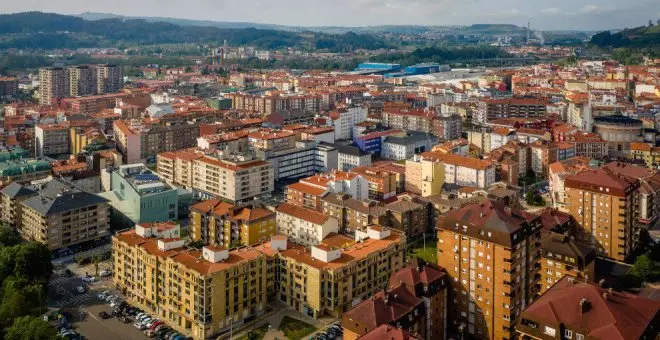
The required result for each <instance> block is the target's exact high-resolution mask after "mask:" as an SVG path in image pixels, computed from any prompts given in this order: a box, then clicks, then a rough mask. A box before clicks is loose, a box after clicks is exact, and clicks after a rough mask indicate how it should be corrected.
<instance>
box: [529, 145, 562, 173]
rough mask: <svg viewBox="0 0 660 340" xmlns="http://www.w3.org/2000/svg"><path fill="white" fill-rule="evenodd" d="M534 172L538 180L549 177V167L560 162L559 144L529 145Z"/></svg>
mask: <svg viewBox="0 0 660 340" xmlns="http://www.w3.org/2000/svg"><path fill="white" fill-rule="evenodd" d="M529 149H530V154H531V159H532V162H531V163H532V171H534V174H535V175H536V177H537V178H545V177H547V176H548V167H549V166H550V164H552V163H554V162H556V161H558V157H557V156H558V150H559V148H558V147H557V144H555V143H552V142H534V143H531V144H530V145H529Z"/></svg>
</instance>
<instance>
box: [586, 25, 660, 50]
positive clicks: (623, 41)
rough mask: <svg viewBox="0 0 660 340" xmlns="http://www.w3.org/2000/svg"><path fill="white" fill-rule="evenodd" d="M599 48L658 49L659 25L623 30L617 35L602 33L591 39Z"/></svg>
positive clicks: (659, 40)
mask: <svg viewBox="0 0 660 340" xmlns="http://www.w3.org/2000/svg"><path fill="white" fill-rule="evenodd" d="M591 43H592V44H595V45H597V46H599V47H635V48H651V47H652V48H659V47H660V25H655V26H641V27H636V28H631V29H624V30H622V31H619V32H617V33H612V32H610V31H603V32H600V33H598V34H594V35H593V36H592V37H591Z"/></svg>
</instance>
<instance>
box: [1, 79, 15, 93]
mask: <svg viewBox="0 0 660 340" xmlns="http://www.w3.org/2000/svg"><path fill="white" fill-rule="evenodd" d="M17 92H18V78H15V77H0V98H12V97H14V96H15V95H16V93H17Z"/></svg>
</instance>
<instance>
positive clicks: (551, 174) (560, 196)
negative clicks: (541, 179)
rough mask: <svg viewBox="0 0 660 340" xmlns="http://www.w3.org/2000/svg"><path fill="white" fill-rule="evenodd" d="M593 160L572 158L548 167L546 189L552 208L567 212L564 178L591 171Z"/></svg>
mask: <svg viewBox="0 0 660 340" xmlns="http://www.w3.org/2000/svg"><path fill="white" fill-rule="evenodd" d="M592 162H593V160H592V159H591V158H588V157H573V158H571V159H567V160H565V161H561V162H555V163H552V164H550V166H549V167H548V187H549V189H550V198H551V199H552V204H553V207H554V208H557V209H559V210H561V211H563V212H567V211H568V208H567V201H566V189H565V186H564V181H565V180H566V178H568V177H570V176H572V175H575V174H577V173H580V172H583V171H587V170H590V169H592V167H591V164H592Z"/></svg>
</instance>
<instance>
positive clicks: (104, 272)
mask: <svg viewBox="0 0 660 340" xmlns="http://www.w3.org/2000/svg"><path fill="white" fill-rule="evenodd" d="M99 276H101V277H106V276H112V270H102V271H101V272H100V273H99Z"/></svg>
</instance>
